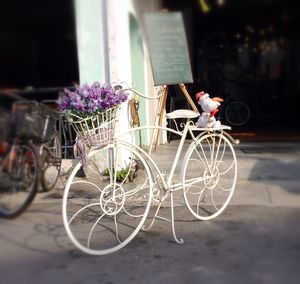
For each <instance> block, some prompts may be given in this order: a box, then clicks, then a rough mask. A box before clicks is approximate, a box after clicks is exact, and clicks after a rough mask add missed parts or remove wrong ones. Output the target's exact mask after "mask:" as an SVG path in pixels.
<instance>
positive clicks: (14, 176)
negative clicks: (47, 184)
mask: <svg viewBox="0 0 300 284" xmlns="http://www.w3.org/2000/svg"><path fill="white" fill-rule="evenodd" d="M1 169H2V170H1V172H0V174H1V183H0V217H4V218H14V217H17V216H18V215H20V214H21V213H22V212H23V211H24V210H25V209H26V208H27V207H28V206H29V205H30V203H31V202H32V200H33V198H34V196H35V194H36V192H37V186H38V170H39V169H38V156H37V153H36V151H35V148H34V147H33V146H32V145H31V144H29V143H23V142H21V144H18V143H17V144H14V145H13V146H12V147H11V150H10V152H9V153H8V154H7V155H6V157H5V158H4V159H3V160H2V165H1Z"/></svg>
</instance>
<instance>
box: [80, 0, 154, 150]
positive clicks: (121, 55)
mask: <svg viewBox="0 0 300 284" xmlns="http://www.w3.org/2000/svg"><path fill="white" fill-rule="evenodd" d="M159 7H160V0H151V1H135V0H109V1H108V0H89V1H85V0H75V9H76V27H77V44H78V60H79V73H80V83H85V82H87V83H92V82H94V81H99V82H101V83H103V82H107V83H111V82H126V83H127V84H128V85H129V86H130V87H133V88H135V89H137V90H138V91H139V92H141V93H144V94H145V95H146V96H153V95H156V93H157V91H159V89H157V88H154V87H153V85H154V84H153V79H152V73H151V68H150V60H149V56H148V52H147V49H146V46H145V41H144V34H143V28H142V14H143V13H144V12H150V11H157V10H158V9H159ZM155 109H156V104H155V102H149V101H148V100H144V99H141V100H140V108H139V115H140V120H141V124H142V125H147V124H150V123H151V124H152V123H153V121H154V117H155ZM126 111H127V106H124V107H123V113H126ZM120 121H121V125H120V128H121V129H125V128H128V127H129V125H128V123H127V121H128V119H127V116H126V114H124V115H123V119H120ZM150 135H151V133H150V132H145V133H143V135H142V140H143V141H142V143H143V144H148V143H149V141H150Z"/></svg>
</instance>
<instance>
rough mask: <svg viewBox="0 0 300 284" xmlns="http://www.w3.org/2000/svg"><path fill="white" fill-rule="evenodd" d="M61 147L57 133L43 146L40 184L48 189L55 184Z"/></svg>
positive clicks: (59, 167)
mask: <svg viewBox="0 0 300 284" xmlns="http://www.w3.org/2000/svg"><path fill="white" fill-rule="evenodd" d="M61 158H62V148H61V141H60V137H59V135H58V134H57V135H55V136H54V137H53V138H52V139H51V140H50V141H49V142H47V143H46V144H45V145H44V146H43V153H42V157H41V159H42V165H43V167H42V170H41V185H42V188H43V190H44V191H50V190H51V189H52V188H53V187H54V186H55V184H56V182H57V179H58V177H59V174H60V169H61Z"/></svg>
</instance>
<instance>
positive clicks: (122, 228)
mask: <svg viewBox="0 0 300 284" xmlns="http://www.w3.org/2000/svg"><path fill="white" fill-rule="evenodd" d="M81 167H82V162H81V161H80V162H79V163H78V164H77V165H76V166H75V168H74V169H73V171H72V173H71V175H70V176H69V179H68V181H67V184H66V187H65V192H64V196H63V221H64V226H65V229H66V231H67V234H68V236H69V237H70V239H71V240H72V242H73V243H74V245H75V246H77V247H78V248H79V249H80V250H82V251H83V252H86V253H88V254H93V255H104V254H109V253H112V252H115V251H117V250H119V249H120V248H122V247H124V246H125V245H126V244H128V243H129V242H130V241H131V240H132V239H133V238H134V236H135V235H136V234H137V233H138V231H139V230H140V228H141V227H142V225H143V223H144V221H145V219H146V217H147V215H148V212H149V209H150V205H151V198H152V187H153V183H152V179H151V175H150V170H149V167H148V165H147V163H146V161H145V160H144V159H143V157H142V155H141V154H140V153H139V151H138V150H136V149H135V148H133V147H132V146H130V145H127V144H125V143H121V142H118V143H117V142H116V143H114V144H109V145H107V146H106V147H104V148H102V149H98V150H95V151H92V152H91V153H90V154H89V158H88V162H87V164H86V165H85V167H84V169H85V177H79V176H78V171H79V170H80V169H81Z"/></svg>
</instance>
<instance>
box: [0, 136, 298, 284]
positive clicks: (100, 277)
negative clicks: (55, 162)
mask: <svg viewBox="0 0 300 284" xmlns="http://www.w3.org/2000/svg"><path fill="white" fill-rule="evenodd" d="M177 143H178V141H172V142H171V144H170V145H162V146H160V147H159V151H158V152H157V155H158V156H159V158H160V160H161V161H163V162H164V166H165V167H168V163H170V161H172V157H173V155H174V152H175V151H176V149H177ZM235 149H236V154H237V160H238V180H237V185H236V190H235V193H234V196H233V199H232V202H231V203H230V204H229V206H228V207H227V208H226V210H225V211H224V212H223V213H222V214H221V215H220V216H219V217H218V218H215V219H214V220H211V221H206V222H200V221H198V220H195V219H194V218H193V216H191V214H190V213H189V212H188V210H187V208H186V206H183V205H184V204H183V200H182V195H181V193H180V192H178V195H176V200H175V205H176V208H175V218H176V232H177V235H178V237H182V238H183V239H184V244H183V245H178V244H176V243H175V242H174V241H173V238H172V233H171V226H170V224H169V223H168V222H165V221H159V220H158V221H157V222H156V223H155V224H154V226H153V228H152V229H151V230H150V231H149V232H142V231H141V232H139V233H138V235H137V236H136V237H135V238H134V239H133V240H132V241H131V242H130V243H129V244H128V245H127V246H126V247H124V248H122V249H121V250H120V251H118V252H116V253H114V254H111V255H107V256H98V257H92V256H89V255H86V254H84V253H82V252H80V251H79V250H78V249H76V248H75V247H74V245H73V244H72V243H71V241H70V240H69V239H68V237H67V236H66V232H65V229H64V226H63V223H62V214H61V197H62V193H63V185H62V184H61V183H60V182H58V183H57V186H56V188H55V189H54V190H52V191H51V192H49V193H38V195H37V196H36V198H35V200H34V202H33V204H32V205H31V206H30V207H29V208H28V209H27V210H26V212H25V213H24V214H22V215H21V216H19V217H18V218H16V219H14V220H3V219H2V220H1V219H0V228H1V229H0V275H1V278H0V279H1V280H0V282H1V283H5V284H15V283H19V282H24V280H25V281H26V282H28V283H33V284H38V283H43V284H45V283H49V284H50V283H51V284H52V283H58V284H59V283H64V284H68V283H89V284H90V283H103V284H118V283H126V284H127V283H128V284H132V283H137V284H140V283H145V284H148V283H155V284H156V283H158V284H160V283H164V284H169V283H170V284H182V283H192V284H194V283H195V284H198V283H217V284H219V283H228V284H235V283H236V284H240V283H246V284H247V283H249V284H252V283H267V284H277V283H278V284H282V283H292V284H294V283H295V284H296V283H297V284H298V283H299V279H300V271H299V267H300V239H299V235H300V143H263V142H259V143H243V142H242V143H241V144H240V145H238V146H235ZM70 165H71V161H64V171H65V172H67V169H68V168H69V166H70ZM151 210H153V209H151ZM152 213H153V211H152ZM161 213H162V215H167V214H170V208H169V207H168V206H164V207H163V208H162V212H161Z"/></svg>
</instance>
